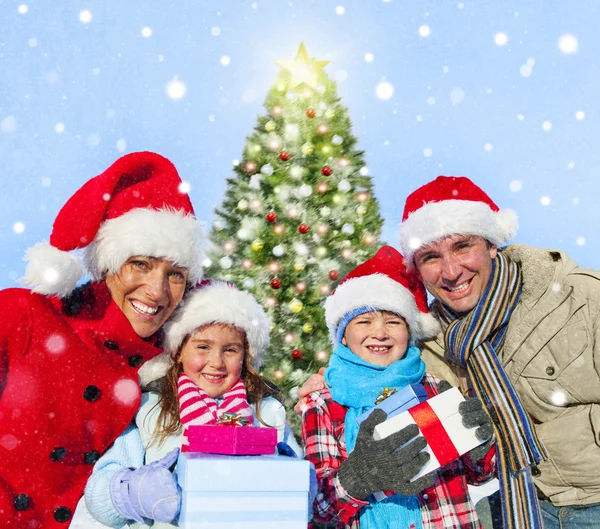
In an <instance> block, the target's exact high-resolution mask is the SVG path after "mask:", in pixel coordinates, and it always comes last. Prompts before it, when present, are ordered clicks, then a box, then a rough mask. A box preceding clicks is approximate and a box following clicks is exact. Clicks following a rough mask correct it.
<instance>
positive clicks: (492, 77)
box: [0, 0, 600, 288]
mask: <svg viewBox="0 0 600 529" xmlns="http://www.w3.org/2000/svg"><path fill="white" fill-rule="evenodd" d="M144 28H145V29H144ZM598 28H600V7H598V2H597V0H576V1H574V2H561V1H558V0H546V1H543V2H542V1H541V0H530V1H527V2H522V1H521V2H517V1H503V0H495V1H488V0H481V1H470V0H464V1H462V2H460V1H446V0H443V1H441V0H430V1H420V0H413V1H400V0H390V1H382V0H354V1H346V2H344V1H343V0H337V1H329V0H298V1H294V2H287V1H282V0H257V1H256V2H251V1H238V0H222V1H216V0H215V1H213V0H204V1H193V2H192V1H188V2H183V1H181V2H175V1H165V0H160V1H159V0H145V1H141V0H124V1H123V2H116V1H107V0H103V1H100V0H88V1H80V0H62V1H60V2H48V1H46V0H35V1H27V0H23V1H22V2H15V1H12V0H1V1H0V159H1V160H2V163H1V164H0V183H1V186H0V197H1V199H2V208H1V209H0V255H1V256H2V257H1V259H0V288H3V287H8V286H15V285H16V279H17V278H18V277H20V276H22V274H23V272H24V263H23V262H22V260H21V259H22V256H23V254H24V251H25V249H26V248H27V247H30V246H32V245H33V244H35V243H36V242H39V241H41V240H47V238H48V236H49V234H50V229H51V225H52V222H53V220H54V217H55V215H56V213H57V212H58V210H59V209H60V207H61V206H62V204H63V203H64V202H65V201H66V200H67V199H68V197H69V196H70V195H71V194H72V193H73V192H74V191H75V190H76V189H77V188H78V187H79V186H80V185H81V184H82V183H83V182H85V181H86V180H87V179H89V178H90V177H92V176H95V175H96V174H98V173H100V172H102V171H103V170H104V169H106V168H107V167H108V166H109V165H110V164H111V163H112V162H113V161H114V160H115V159H116V158H117V157H118V156H120V155H121V154H123V153H126V152H132V151H136V150H154V151H157V152H160V153H161V154H163V155H165V156H167V157H168V158H170V159H171V160H172V161H173V162H174V163H175V165H176V166H177V168H178V169H179V171H180V174H181V176H182V178H183V179H184V180H186V181H188V182H189V183H190V185H191V192H190V195H191V198H192V201H193V203H194V205H195V208H196V212H197V214H198V216H199V217H200V218H202V219H206V220H207V221H209V222H210V221H212V220H213V218H214V215H213V208H214V207H215V206H218V205H219V204H220V203H221V200H222V196H223V191H224V186H225V178H226V177H228V176H231V175H232V174H233V173H232V171H231V165H232V160H234V159H237V158H239V157H240V156H241V153H242V149H243V146H244V140H245V137H246V136H247V135H248V134H249V133H250V132H251V130H252V127H253V126H254V124H255V122H256V117H257V115H258V114H261V113H263V111H264V109H263V107H262V103H263V100H264V98H265V96H266V94H267V92H268V90H269V88H270V87H271V85H272V83H273V82H274V81H275V77H276V75H277V72H278V71H279V67H278V66H277V65H276V61H277V60H279V59H291V58H293V57H295V55H296V51H297V49H298V46H299V44H300V42H301V41H304V42H305V43H306V46H307V50H308V53H309V55H310V56H312V57H315V58H317V59H325V60H329V61H331V63H330V64H329V65H328V66H327V67H326V71H327V72H328V74H329V75H330V76H331V77H332V78H333V79H335V80H336V81H337V83H338V91H339V95H340V96H341V98H342V102H343V104H344V105H345V106H346V107H348V109H349V112H350V116H351V118H352V119H353V122H354V129H353V132H354V134H355V135H356V136H357V137H358V138H359V145H360V147H361V148H363V149H364V150H365V151H366V160H367V163H368V167H369V170H370V174H371V175H373V179H374V185H375V193H376V195H377V197H378V199H379V201H380V205H381V211H382V214H383V216H384V218H385V219H386V224H385V229H384V234H383V238H384V239H385V240H386V241H387V242H389V243H391V244H393V245H395V246H397V236H396V231H397V223H398V221H399V220H400V217H401V214H402V209H403V205H404V199H405V198H406V196H407V194H408V193H409V192H410V191H412V190H413V189H415V188H416V187H418V186H419V185H421V184H423V183H425V182H427V181H429V180H431V179H432V178H434V177H435V176H437V175H439V174H446V175H466V176H469V177H470V178H472V179H473V180H475V181H476V182H477V183H478V184H479V185H481V186H482V187H483V188H484V189H485V190H486V191H487V192H488V193H489V194H490V195H491V196H492V197H493V198H494V200H495V201H496V202H497V203H498V204H499V205H500V206H501V207H511V208H514V209H515V210H516V211H517V212H518V213H519V217H520V225H521V228H520V232H519V235H518V237H517V240H518V241H520V242H526V243H530V244H535V245H539V246H544V247H558V248H560V249H563V250H566V251H567V252H569V253H570V254H571V255H572V256H573V257H574V258H575V259H576V260H577V261H579V263H580V264H581V265H584V266H589V267H600V260H599V259H598V250H597V248H598V242H599V235H598V229H597V227H598V225H599V224H600V222H599V221H600V192H599V191H600V183H599V180H600V178H599V177H600V171H599V167H600V148H598V142H599V138H600V113H599V110H600V103H599V101H598V98H599V94H600V53H599V52H600V31H599V29H598ZM503 35H504V36H503ZM367 54H372V55H371V56H369V55H367ZM224 58H225V59H224ZM226 58H228V59H229V60H227V59H226ZM369 59H372V60H369ZM224 63H225V64H224ZM173 81H175V84H174V85H169V83H172V82H173ZM177 83H183V84H177ZM381 83H389V84H390V85H391V86H392V87H393V94H392V95H391V97H389V98H388V99H382V98H381V97H379V96H378V95H377V92H376V90H377V87H378V86H379V85H380V84H381ZM168 86H171V87H173V86H174V87H175V88H178V87H179V88H181V87H182V86H185V94H184V95H183V97H180V98H179V99H176V98H175V99H174V98H173V97H170V96H169V93H168V91H167V87H168ZM175 92H177V90H175ZM172 95H173V94H171V96H172ZM175 95H177V94H175ZM179 95H181V90H180V91H179Z"/></svg>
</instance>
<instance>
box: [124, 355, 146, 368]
mask: <svg viewBox="0 0 600 529" xmlns="http://www.w3.org/2000/svg"><path fill="white" fill-rule="evenodd" d="M128 362H129V365H130V366H131V367H140V366H141V365H142V364H143V363H144V357H143V356H140V355H131V356H130V357H129V360H128Z"/></svg>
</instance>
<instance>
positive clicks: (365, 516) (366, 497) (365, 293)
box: [301, 247, 495, 529]
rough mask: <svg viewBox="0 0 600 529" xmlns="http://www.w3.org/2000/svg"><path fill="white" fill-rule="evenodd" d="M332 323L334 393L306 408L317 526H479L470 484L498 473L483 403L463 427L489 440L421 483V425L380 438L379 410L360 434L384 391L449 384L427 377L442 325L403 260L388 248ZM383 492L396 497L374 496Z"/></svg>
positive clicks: (347, 294)
mask: <svg viewBox="0 0 600 529" xmlns="http://www.w3.org/2000/svg"><path fill="white" fill-rule="evenodd" d="M325 316H326V320H327V326H328V327H329V330H330V333H331V336H332V340H333V343H334V345H335V348H334V351H333V354H332V356H331V359H330V361H329V366H328V368H327V370H326V372H325V382H326V385H327V388H328V389H323V390H320V391H315V392H313V393H311V394H309V395H308V396H306V397H305V398H304V400H303V401H302V404H301V406H302V436H303V439H304V448H305V452H306V455H305V457H306V458H307V459H308V460H309V461H311V462H312V463H313V464H314V465H315V467H316V471H317V479H318V494H317V499H316V501H315V504H314V507H313V511H314V514H315V519H317V520H319V521H323V522H331V521H335V522H336V528H352V529H356V528H358V527H360V528H362V529H365V528H392V529H394V528H397V529H407V528H413V529H420V528H424V529H433V528H437V529H442V528H446V527H461V528H471V529H476V528H477V529H478V528H480V527H481V525H480V523H479V519H478V518H477V514H476V511H475V508H474V506H473V504H472V503H471V500H470V498H469V495H468V489H467V480H468V481H469V482H471V483H472V484H478V483H482V482H484V481H487V480H489V479H491V478H492V477H493V472H494V470H495V467H494V459H493V454H494V449H493V448H490V443H489V440H490V439H491V437H492V428H491V423H490V421H489V418H488V417H487V415H486V414H485V412H484V411H483V410H482V409H481V404H480V402H479V401H478V400H477V399H469V400H468V401H467V402H466V403H462V404H461V409H460V410H459V411H460V412H461V415H462V416H463V423H464V424H465V426H479V428H478V429H477V435H478V437H480V438H481V439H482V440H486V441H488V442H487V443H485V444H484V445H481V446H480V447H477V448H475V449H473V450H472V451H471V452H469V453H468V454H465V455H463V456H462V457H461V458H460V459H458V460H456V461H455V462H453V463H450V464H449V465H446V466H445V467H443V468H442V469H439V470H438V471H436V472H433V473H431V474H427V475H425V476H423V477H421V478H418V479H416V480H414V477H415V476H416V475H417V474H418V472H419V471H420V469H421V468H422V467H423V465H424V464H425V463H426V462H427V461H428V459H429V455H428V454H426V453H421V451H422V450H423V449H424V448H425V447H426V446H427V442H426V440H425V438H424V437H417V436H418V434H419V430H418V428H417V427H416V425H411V426H408V427H407V428H405V429H403V430H401V431H400V432H396V433H395V434H392V435H391V436H389V437H387V438H385V439H382V440H380V441H375V440H374V439H373V430H374V428H375V426H376V425H377V424H379V423H381V422H383V421H384V420H385V419H386V414H385V412H383V411H382V410H374V411H373V412H372V413H371V415H369V417H368V418H367V419H366V420H364V421H363V422H362V423H361V425H360V428H359V426H358V425H357V423H356V418H357V417H358V416H359V415H361V414H363V413H364V412H366V411H368V410H369V409H371V408H373V406H374V404H375V401H376V399H377V398H378V397H379V396H381V395H382V393H383V392H384V390H386V389H389V390H391V389H398V390H399V389H401V388H403V387H405V386H407V385H409V384H418V383H421V384H423V386H424V387H425V389H426V391H427V393H428V395H429V396H433V395H436V394H437V393H439V392H440V390H441V388H442V385H443V383H442V384H440V386H439V387H438V383H439V382H440V381H439V380H438V379H436V378H434V377H433V376H431V375H428V374H426V373H425V364H424V362H423V361H422V360H421V353H420V350H419V349H418V348H417V347H416V346H415V345H414V343H416V342H417V341H418V340H421V339H422V338H425V337H427V336H432V335H435V334H436V332H437V323H436V321H435V320H434V318H433V317H432V316H431V315H430V314H428V313H427V298H426V294H425V290H424V288H423V286H422V285H421V284H420V283H419V282H418V281H416V279H415V278H414V277H413V276H410V275H409V274H408V273H407V272H406V269H405V267H404V263H403V259H402V256H401V255H400V254H399V253H398V252H397V251H396V250H394V249H393V248H391V247H383V248H381V249H380V250H379V252H378V253H377V254H376V255H375V256H374V257H373V258H371V259H370V260H368V261H366V262H365V263H363V264H362V265H360V266H358V267H357V268H356V269H355V270H354V271H352V272H351V273H350V274H348V276H346V278H345V279H344V280H343V281H342V282H341V283H340V285H339V286H338V288H337V289H336V290H335V291H334V292H333V294H332V295H330V296H329V297H328V298H327V300H326V302H325ZM444 385H445V384H444ZM388 393H389V392H388ZM465 404H466V406H465ZM409 441H410V443H409V444H407V443H408V442H409ZM380 491H388V492H386V495H383V494H375V496H374V495H373V494H374V493H379V492H380Z"/></svg>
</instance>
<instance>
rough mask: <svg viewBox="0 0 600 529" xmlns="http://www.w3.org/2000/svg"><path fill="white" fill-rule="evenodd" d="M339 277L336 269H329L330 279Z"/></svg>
mask: <svg viewBox="0 0 600 529" xmlns="http://www.w3.org/2000/svg"><path fill="white" fill-rule="evenodd" d="M339 277H340V273H339V272H338V271H337V270H329V279H331V280H332V281H335V280H337V279H338V278H339Z"/></svg>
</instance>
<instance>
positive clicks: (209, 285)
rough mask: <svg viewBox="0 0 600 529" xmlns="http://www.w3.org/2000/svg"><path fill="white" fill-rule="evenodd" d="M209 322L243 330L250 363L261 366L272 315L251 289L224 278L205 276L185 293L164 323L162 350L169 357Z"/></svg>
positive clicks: (267, 342) (267, 341) (267, 344)
mask: <svg viewBox="0 0 600 529" xmlns="http://www.w3.org/2000/svg"><path fill="white" fill-rule="evenodd" d="M212 323H217V324H225V325H233V326H234V327H237V328H238V329H241V330H243V331H244V332H245V333H246V339H247V340H248V347H249V353H250V356H251V361H252V365H253V366H254V367H255V368H256V369H258V368H260V366H261V365H262V362H263V359H264V356H265V353H266V352H267V347H269V333H270V332H271V319H270V318H269V316H267V314H266V312H265V311H264V309H263V307H262V306H261V305H260V304H259V303H258V302H257V301H256V298H255V297H254V296H253V295H252V294H250V292H245V291H243V290H238V289H237V288H236V287H235V285H234V284H233V283H229V282H227V281H218V280H205V281H202V282H201V283H200V284H199V285H198V286H197V287H196V288H195V289H194V290H191V291H190V292H188V293H187V294H186V295H185V297H184V298H183V301H182V302H181V304H180V305H179V307H177V309H176V311H175V313H174V314H173V316H171V318H170V319H169V321H168V323H167V324H166V325H165V340H164V344H163V345H164V348H165V353H166V354H168V355H170V356H171V358H172V357H173V356H174V355H175V354H176V353H177V352H178V351H179V348H180V347H181V346H182V345H183V342H184V340H185V339H186V338H187V337H188V336H190V335H192V334H193V333H194V331H195V330H196V329H198V327H202V326H203V325H207V324H212Z"/></svg>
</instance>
